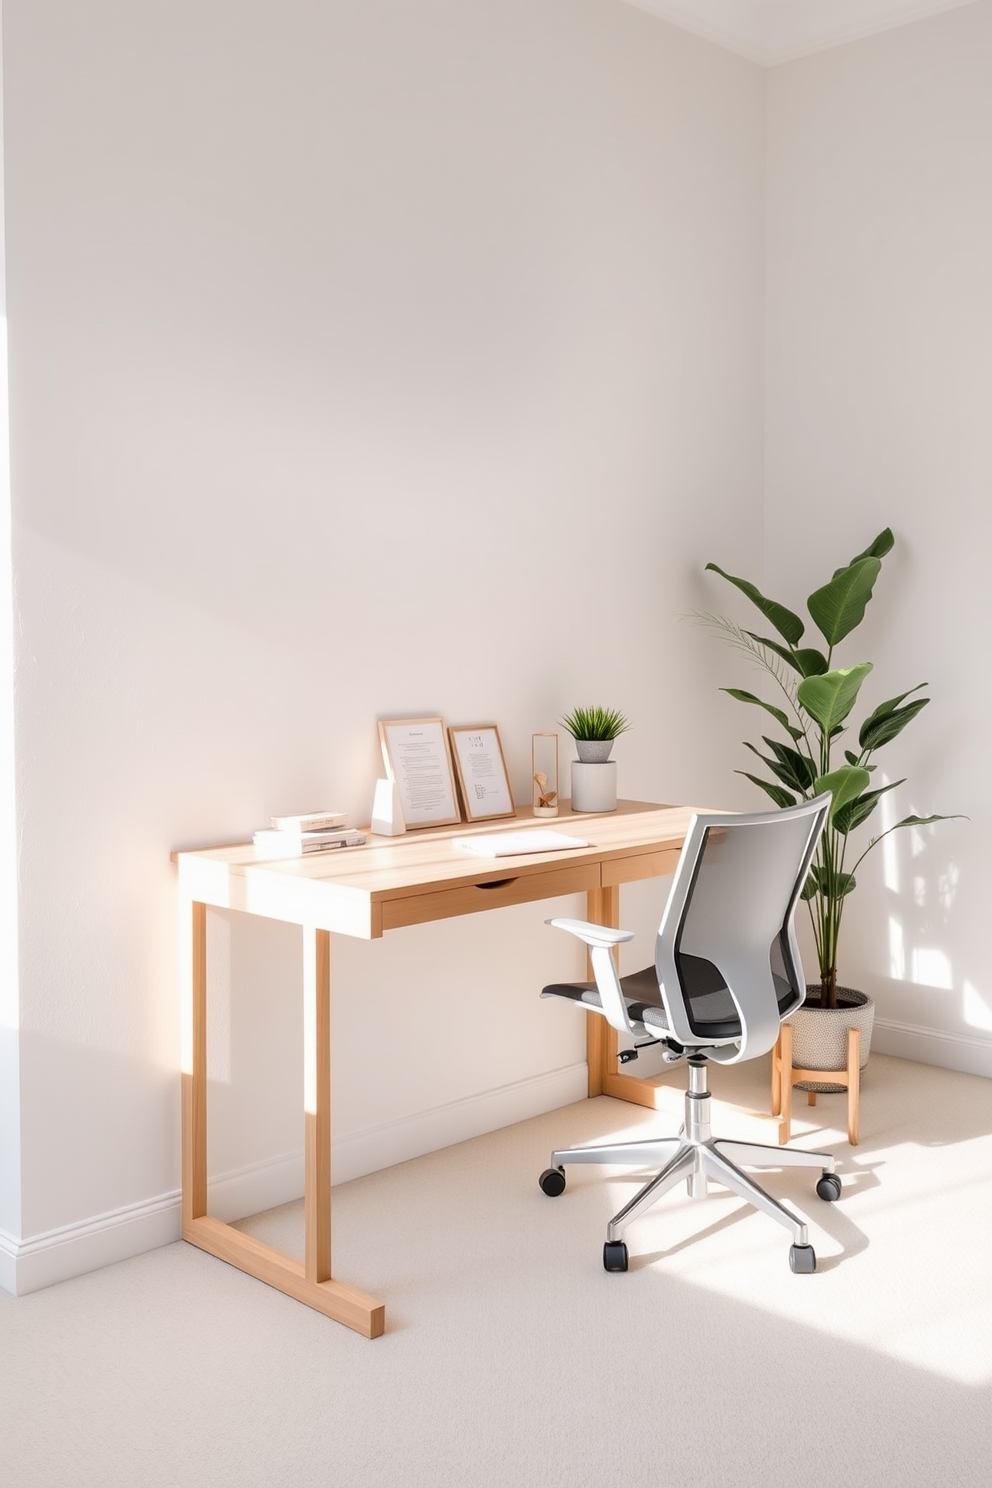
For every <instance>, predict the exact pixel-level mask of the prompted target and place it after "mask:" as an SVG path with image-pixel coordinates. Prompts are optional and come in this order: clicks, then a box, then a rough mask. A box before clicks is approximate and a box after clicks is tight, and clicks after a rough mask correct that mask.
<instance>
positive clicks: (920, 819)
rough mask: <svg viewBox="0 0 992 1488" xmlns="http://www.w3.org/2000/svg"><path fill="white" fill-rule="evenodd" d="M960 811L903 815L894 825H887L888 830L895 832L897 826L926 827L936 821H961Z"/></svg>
mask: <svg viewBox="0 0 992 1488" xmlns="http://www.w3.org/2000/svg"><path fill="white" fill-rule="evenodd" d="M961 820H962V818H961V814H960V812H957V813H955V814H954V815H953V816H904V817H903V819H902V821H897V822H896V824H895V826H894V827H889V831H890V832H895V831H896V830H897V829H898V828H899V827H928V826H929V825H930V823H931V822H937V821H961Z"/></svg>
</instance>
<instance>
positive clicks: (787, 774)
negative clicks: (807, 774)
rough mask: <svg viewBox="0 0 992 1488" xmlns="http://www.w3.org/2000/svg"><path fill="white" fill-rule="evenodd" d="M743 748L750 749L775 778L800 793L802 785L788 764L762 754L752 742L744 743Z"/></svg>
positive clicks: (791, 803)
mask: <svg viewBox="0 0 992 1488" xmlns="http://www.w3.org/2000/svg"><path fill="white" fill-rule="evenodd" d="M765 742H766V743H767V742H768V741H767V740H766V741H765ZM780 747H781V746H780ZM744 748H745V749H750V751H751V753H752V754H756V755H757V756H758V758H759V759H760V761H761V763H762V764H763V765H766V766H767V767H768V769H769V770H771V772H772V774H773V775H774V776H775V779H776V780H781V782H782V784H783V785H787V786H788V787H789V789H790V790H798V791H800V793H801V792H802V791H803V789H804V788H803V786H801V785H800V784H799V782H798V780H797V779H796V776H795V775H794V773H793V771H792V770H791V768H790V767H789V765H788V764H783V763H781V762H780V761H779V760H778V759H777V758H776V759H769V758H768V756H767V754H762V753H761V751H760V749H756V748H755V747H754V745H753V744H747V743H746V744H745V745H744ZM789 804H790V805H793V804H794V803H793V802H791V801H790V803H789Z"/></svg>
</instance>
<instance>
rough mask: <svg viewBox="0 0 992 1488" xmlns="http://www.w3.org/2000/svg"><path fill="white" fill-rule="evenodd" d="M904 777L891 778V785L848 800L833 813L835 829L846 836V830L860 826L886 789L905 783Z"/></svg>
mask: <svg viewBox="0 0 992 1488" xmlns="http://www.w3.org/2000/svg"><path fill="white" fill-rule="evenodd" d="M905 784H906V782H905V779H903V780H893V781H892V783H891V785H882V786H879V787H878V789H877V790H873V791H865V792H864V794H863V795H860V796H858V797H857V798H856V799H855V800H853V801H848V803H847V805H846V806H842V807H841V809H840V810H839V811H837V812H835V814H834V820H833V825H834V826H835V827H836V829H837V831H838V832H840V833H841V834H842V836H844V837H846V836H847V834H848V832H853V831H854V828H855V827H860V825H861V823H862V822H865V821H867V820H868V818H869V817H870V816H871V814H872V812H873V811H874V810H875V807H876V806H877V805H878V801H879V797H880V796H884V795H885V792H886V791H890V790H895V788H896V786H897V785H905Z"/></svg>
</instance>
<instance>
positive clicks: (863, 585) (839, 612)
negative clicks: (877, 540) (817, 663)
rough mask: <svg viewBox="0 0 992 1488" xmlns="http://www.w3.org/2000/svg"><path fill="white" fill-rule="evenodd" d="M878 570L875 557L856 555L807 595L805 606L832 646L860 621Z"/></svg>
mask: <svg viewBox="0 0 992 1488" xmlns="http://www.w3.org/2000/svg"><path fill="white" fill-rule="evenodd" d="M881 570H882V565H881V562H880V561H879V559H878V558H858V559H857V560H856V561H855V562H854V563H851V564H849V565H848V567H847V568H842V569H841V570H840V572H839V573H838V574H836V575H835V576H834V577H833V578H832V579H831V580H830V583H829V584H824V586H823V588H822V589H817V590H816V591H815V593H813V594H811V595H810V597H809V599H808V600H807V601H806V608H807V609H808V610H809V612H810V614H811V615H812V617H813V619H814V620H815V622H816V624H817V626H818V627H819V629H820V630H821V632H822V633H823V637H824V639H825V640H826V642H827V644H828V645H829V646H836V645H837V643H838V641H842V640H843V639H844V637H845V636H846V635H850V633H851V631H852V630H855V629H856V628H857V626H859V625H860V624H861V622H862V620H863V619H864V615H865V606H866V605H867V603H868V601H869V600H870V599H871V591H872V589H873V587H874V584H875V580H876V579H877V578H878V575H879V574H880V572H881Z"/></svg>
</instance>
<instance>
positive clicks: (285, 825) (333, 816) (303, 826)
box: [252, 811, 366, 858]
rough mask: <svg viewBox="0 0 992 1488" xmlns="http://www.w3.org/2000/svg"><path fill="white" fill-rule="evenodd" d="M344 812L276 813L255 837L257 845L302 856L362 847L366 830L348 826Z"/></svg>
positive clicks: (277, 852)
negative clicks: (291, 814) (278, 814)
mask: <svg viewBox="0 0 992 1488" xmlns="http://www.w3.org/2000/svg"><path fill="white" fill-rule="evenodd" d="M344 821H345V817H344V812H343V811H308V812H304V813H303V814H302V815H301V816H274V817H272V819H271V825H270V826H268V827H260V828H259V830H258V831H257V832H256V833H255V834H254V836H253V837H252V842H253V843H254V845H255V846H256V847H262V848H264V849H265V851H266V852H268V853H272V854H278V855H279V856H281V857H287V858H301V857H305V856H306V855H307V854H309V853H318V852H330V851H331V849H332V848H336V847H361V845H362V843H363V842H364V841H365V840H366V839H365V833H364V832H357V831H356V830H355V828H354V827H346V826H345V824H344Z"/></svg>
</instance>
